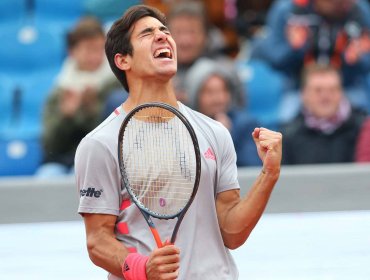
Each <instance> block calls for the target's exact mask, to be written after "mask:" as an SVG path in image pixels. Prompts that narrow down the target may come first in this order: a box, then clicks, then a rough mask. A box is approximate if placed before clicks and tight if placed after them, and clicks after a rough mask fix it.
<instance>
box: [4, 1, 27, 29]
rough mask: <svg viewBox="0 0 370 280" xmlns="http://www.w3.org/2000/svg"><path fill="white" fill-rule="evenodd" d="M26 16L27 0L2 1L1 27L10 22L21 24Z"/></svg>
mask: <svg viewBox="0 0 370 280" xmlns="http://www.w3.org/2000/svg"><path fill="white" fill-rule="evenodd" d="M25 16H26V0H1V1H0V29H3V28H7V26H8V25H9V24H21V23H22V21H23V20H24V18H25Z"/></svg>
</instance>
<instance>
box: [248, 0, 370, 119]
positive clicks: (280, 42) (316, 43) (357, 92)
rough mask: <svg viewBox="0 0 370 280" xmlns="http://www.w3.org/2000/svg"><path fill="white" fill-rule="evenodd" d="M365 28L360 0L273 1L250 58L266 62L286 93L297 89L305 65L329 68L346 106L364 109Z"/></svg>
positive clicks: (368, 59)
mask: <svg viewBox="0 0 370 280" xmlns="http://www.w3.org/2000/svg"><path fill="white" fill-rule="evenodd" d="M369 30H370V9H369V4H368V3H367V2H366V1H365V0H282V1H276V2H275V3H274V5H273V6H272V8H271V10H270V12H269V15H268V18H267V27H266V33H265V35H266V36H265V37H263V38H260V39H257V40H255V44H254V47H253V51H252V55H251V57H252V58H255V59H263V60H266V61H267V62H268V63H270V64H271V65H272V66H273V67H275V68H276V69H278V70H280V71H282V72H283V73H284V74H286V76H287V80H288V82H287V87H288V89H289V90H296V89H298V88H299V75H300V73H301V69H302V67H303V66H304V65H306V64H308V63H311V62H316V63H320V64H326V65H328V64H330V65H333V66H334V67H336V68H337V69H340V73H341V74H342V80H343V86H344V88H345V89H346V95H347V96H348V98H349V100H350V102H351V104H353V105H354V106H358V107H361V108H366V109H367V108H368V106H369V105H368V104H370V101H369V99H370V96H369V94H367V93H366V75H367V73H368V72H369V71H370V39H369ZM272 46H273V48H274V49H273V51H271V47H272ZM287 97H289V98H290V99H288V100H289V101H291V102H290V103H289V106H290V107H292V106H294V105H295V108H297V107H298V106H297V104H298V103H297V100H298V99H299V98H298V95H297V94H295V95H293V96H290V95H287ZM294 97H295V98H294ZM285 107H286V106H285ZM292 115H293V114H290V115H289V116H287V118H289V117H291V116H292Z"/></svg>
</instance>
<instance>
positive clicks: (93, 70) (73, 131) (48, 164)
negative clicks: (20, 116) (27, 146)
mask: <svg viewBox="0 0 370 280" xmlns="http://www.w3.org/2000/svg"><path fill="white" fill-rule="evenodd" d="M67 44H68V57H67V58H66V60H65V62H64V64H63V66H62V69H61V71H60V73H59V75H58V77H57V79H56V84H55V87H54V89H53V90H52V92H51V94H50V96H49V99H48V101H47V104H46V107H45V109H44V131H43V136H42V142H43V148H44V163H43V164H42V166H40V168H39V169H38V171H37V172H36V175H37V176H39V177H51V176H57V175H64V174H68V173H70V172H73V162H74V154H75V150H76V148H77V145H78V143H79V142H80V140H81V139H82V138H83V137H84V136H85V135H86V134H87V133H88V132H90V131H91V130H92V129H93V128H95V126H96V125H97V124H98V123H99V122H100V121H101V113H100V111H101V110H102V104H103V101H104V99H105V95H106V92H108V91H109V90H110V87H111V85H114V84H115V83H116V82H115V81H116V79H115V77H114V75H113V74H112V72H111V71H110V68H109V64H108V62H107V60H106V58H105V53H104V45H105V33H104V30H103V28H102V26H101V24H100V22H99V21H97V20H96V19H94V18H91V17H86V18H83V19H81V21H80V22H78V23H77V25H76V27H75V28H74V30H72V31H71V32H70V33H69V34H68V36H67Z"/></svg>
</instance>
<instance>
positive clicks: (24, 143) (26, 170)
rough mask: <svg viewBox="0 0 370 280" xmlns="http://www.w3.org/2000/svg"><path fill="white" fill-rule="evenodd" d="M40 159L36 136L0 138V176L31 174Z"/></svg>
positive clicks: (39, 145) (40, 153) (40, 150)
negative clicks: (31, 137) (28, 137)
mask: <svg viewBox="0 0 370 280" xmlns="http://www.w3.org/2000/svg"><path fill="white" fill-rule="evenodd" d="M41 161H42V149H41V144H40V141H39V139H38V138H35V139H21V138H19V139H17V138H15V139H0V176H21V175H24V176H26V175H33V174H34V173H35V172H36V169H37V168H38V167H39V165H40V164H41Z"/></svg>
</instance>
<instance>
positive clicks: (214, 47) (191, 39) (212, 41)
mask: <svg viewBox="0 0 370 280" xmlns="http://www.w3.org/2000/svg"><path fill="white" fill-rule="evenodd" d="M167 17H168V28H169V29H170V31H171V34H172V36H173V38H174V40H175V42H176V44H177V62H178V67H177V68H178V69H177V74H176V76H175V78H174V84H175V89H176V94H177V98H178V99H179V100H180V101H182V102H184V103H185V104H187V101H188V100H187V95H186V92H185V85H184V77H185V75H186V72H187V71H188V70H189V69H190V67H191V66H192V65H193V64H194V62H195V61H197V59H199V58H201V57H208V58H216V56H218V55H219V50H220V49H222V48H223V47H224V42H223V37H222V34H221V32H219V31H218V30H217V29H215V28H213V27H211V26H210V24H209V22H208V19H207V16H206V12H205V9H204V6H203V5H202V3H200V2H195V1H190V2H181V3H177V4H175V5H173V6H172V7H171V9H170V11H169V13H168V16H167ZM224 64H225V67H230V66H229V65H230V63H229V62H225V63H224Z"/></svg>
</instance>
